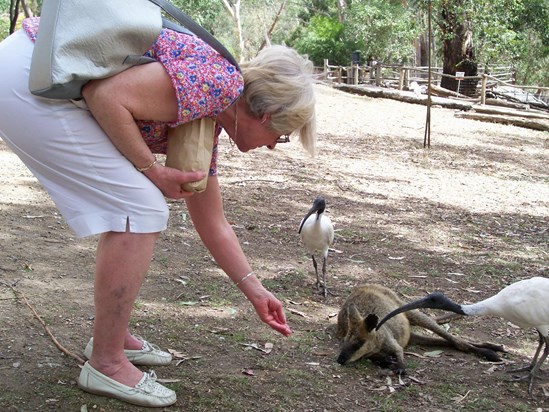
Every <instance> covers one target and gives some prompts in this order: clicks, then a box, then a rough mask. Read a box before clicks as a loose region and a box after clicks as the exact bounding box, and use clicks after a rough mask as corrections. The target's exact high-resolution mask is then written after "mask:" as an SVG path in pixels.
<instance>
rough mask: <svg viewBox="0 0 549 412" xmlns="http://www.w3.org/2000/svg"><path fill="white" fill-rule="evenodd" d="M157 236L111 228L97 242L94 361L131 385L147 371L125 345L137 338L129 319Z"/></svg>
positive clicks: (97, 365)
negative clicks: (128, 354)
mask: <svg viewBox="0 0 549 412" xmlns="http://www.w3.org/2000/svg"><path fill="white" fill-rule="evenodd" d="M157 239H158V233H130V232H125V233H117V232H107V233H103V234H102V235H101V237H100V239H99V243H98V245H97V254H96V273H95V299H94V300H95V327H94V332H93V354H92V357H91V359H90V364H91V366H92V367H93V368H94V369H96V370H98V371H100V372H101V373H103V374H104V375H107V376H108V377H110V378H112V379H114V380H116V381H117V382H120V383H122V384H124V385H127V386H131V387H133V386H135V385H136V384H137V383H138V382H139V380H140V379H141V378H142V376H143V372H141V371H140V370H139V369H137V368H136V367H135V366H134V365H132V364H131V363H130V362H129V361H128V359H127V358H126V356H125V355H124V346H125V345H126V346H133V345H132V341H133V339H134V338H133V337H132V336H131V334H130V333H129V331H128V322H129V320H130V314H131V311H132V309H133V305H134V302H135V299H136V298H137V294H138V292H139V288H140V287H141V284H142V282H143V279H144V277H145V274H146V273H147V271H148V270H149V266H150V262H151V258H152V254H153V250H154V245H155V243H156V240H157ZM134 344H135V342H134ZM128 349H130V347H128Z"/></svg>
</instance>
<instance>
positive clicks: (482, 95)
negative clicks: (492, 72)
mask: <svg viewBox="0 0 549 412" xmlns="http://www.w3.org/2000/svg"><path fill="white" fill-rule="evenodd" d="M487 78H488V77H487V76H486V74H483V75H482V87H481V89H480V104H485V103H486V79H487Z"/></svg>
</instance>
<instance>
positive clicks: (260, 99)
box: [241, 45, 316, 156]
mask: <svg viewBox="0 0 549 412" xmlns="http://www.w3.org/2000/svg"><path fill="white" fill-rule="evenodd" d="M241 68H242V74H243V76H244V93H243V97H244V99H245V100H246V103H247V104H248V107H249V108H250V112H251V113H252V115H254V116H256V117H261V116H263V115H264V114H269V115H270V117H271V122H270V124H269V128H270V129H271V130H273V131H274V132H276V133H279V134H281V135H284V134H298V135H299V140H300V142H301V144H302V145H303V147H304V148H305V150H307V151H308V152H309V153H310V154H311V155H313V156H314V154H315V152H316V115H315V103H316V101H315V94H314V89H313V84H314V82H313V63H312V62H311V61H310V60H309V59H307V58H306V57H304V56H300V55H299V54H298V53H297V52H296V51H295V50H294V49H291V48H289V47H286V46H280V45H275V46H270V47H267V48H265V49H263V50H261V51H260V52H259V54H258V55H257V56H256V57H255V58H254V59H252V60H251V61H249V62H246V63H243V64H242V65H241Z"/></svg>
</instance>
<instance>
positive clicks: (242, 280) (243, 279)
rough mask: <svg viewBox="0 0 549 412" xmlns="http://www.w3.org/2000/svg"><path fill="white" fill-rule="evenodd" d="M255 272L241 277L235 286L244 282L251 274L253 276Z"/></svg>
mask: <svg viewBox="0 0 549 412" xmlns="http://www.w3.org/2000/svg"><path fill="white" fill-rule="evenodd" d="M253 274H254V272H250V273H248V274H247V275H246V276H244V277H243V278H242V279H240V280H239V281H238V282H236V283H235V286H238V285H240V284H241V283H242V282H244V281H245V280H246V279H248V278H249V277H250V276H252V275H253Z"/></svg>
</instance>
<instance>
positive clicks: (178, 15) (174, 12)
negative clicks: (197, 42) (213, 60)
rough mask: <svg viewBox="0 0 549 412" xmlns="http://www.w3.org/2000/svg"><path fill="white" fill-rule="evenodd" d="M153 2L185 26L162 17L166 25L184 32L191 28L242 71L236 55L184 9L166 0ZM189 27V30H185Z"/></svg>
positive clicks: (154, 0)
mask: <svg viewBox="0 0 549 412" xmlns="http://www.w3.org/2000/svg"><path fill="white" fill-rule="evenodd" d="M149 1H150V2H151V3H154V4H156V5H157V6H158V7H160V8H161V9H162V10H164V11H165V12H166V13H168V14H169V15H170V16H172V17H173V18H174V19H175V20H177V21H178V22H179V23H180V24H182V25H183V26H184V27H180V26H178V25H177V24H175V23H173V22H171V21H169V20H167V19H162V22H163V25H164V27H166V28H168V29H171V30H176V31H179V32H182V33H189V30H190V31H191V32H192V33H194V34H195V35H197V36H198V37H200V38H201V39H202V40H204V41H205V42H206V43H208V44H209V45H210V46H211V47H212V48H213V49H214V50H215V51H217V52H218V53H219V54H220V55H222V56H223V57H225V58H226V59H227V60H228V61H229V62H230V63H231V64H232V65H233V66H235V67H236V68H237V69H238V71H240V66H239V65H238V62H237V61H236V59H235V58H234V56H233V55H232V54H231V53H230V52H229V51H228V50H227V49H226V48H225V46H223V45H222V44H221V43H220V42H219V40H217V39H216V38H215V37H214V36H212V35H211V34H210V33H209V32H208V31H207V30H206V29H205V28H204V27H202V26H201V25H200V24H198V23H197V22H195V21H194V20H193V19H192V18H191V17H190V16H189V15H187V14H186V13H184V12H183V11H181V10H179V9H178V8H177V7H175V6H174V5H173V4H171V3H170V2H168V1H166V0H149ZM185 28H187V29H188V30H185Z"/></svg>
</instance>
